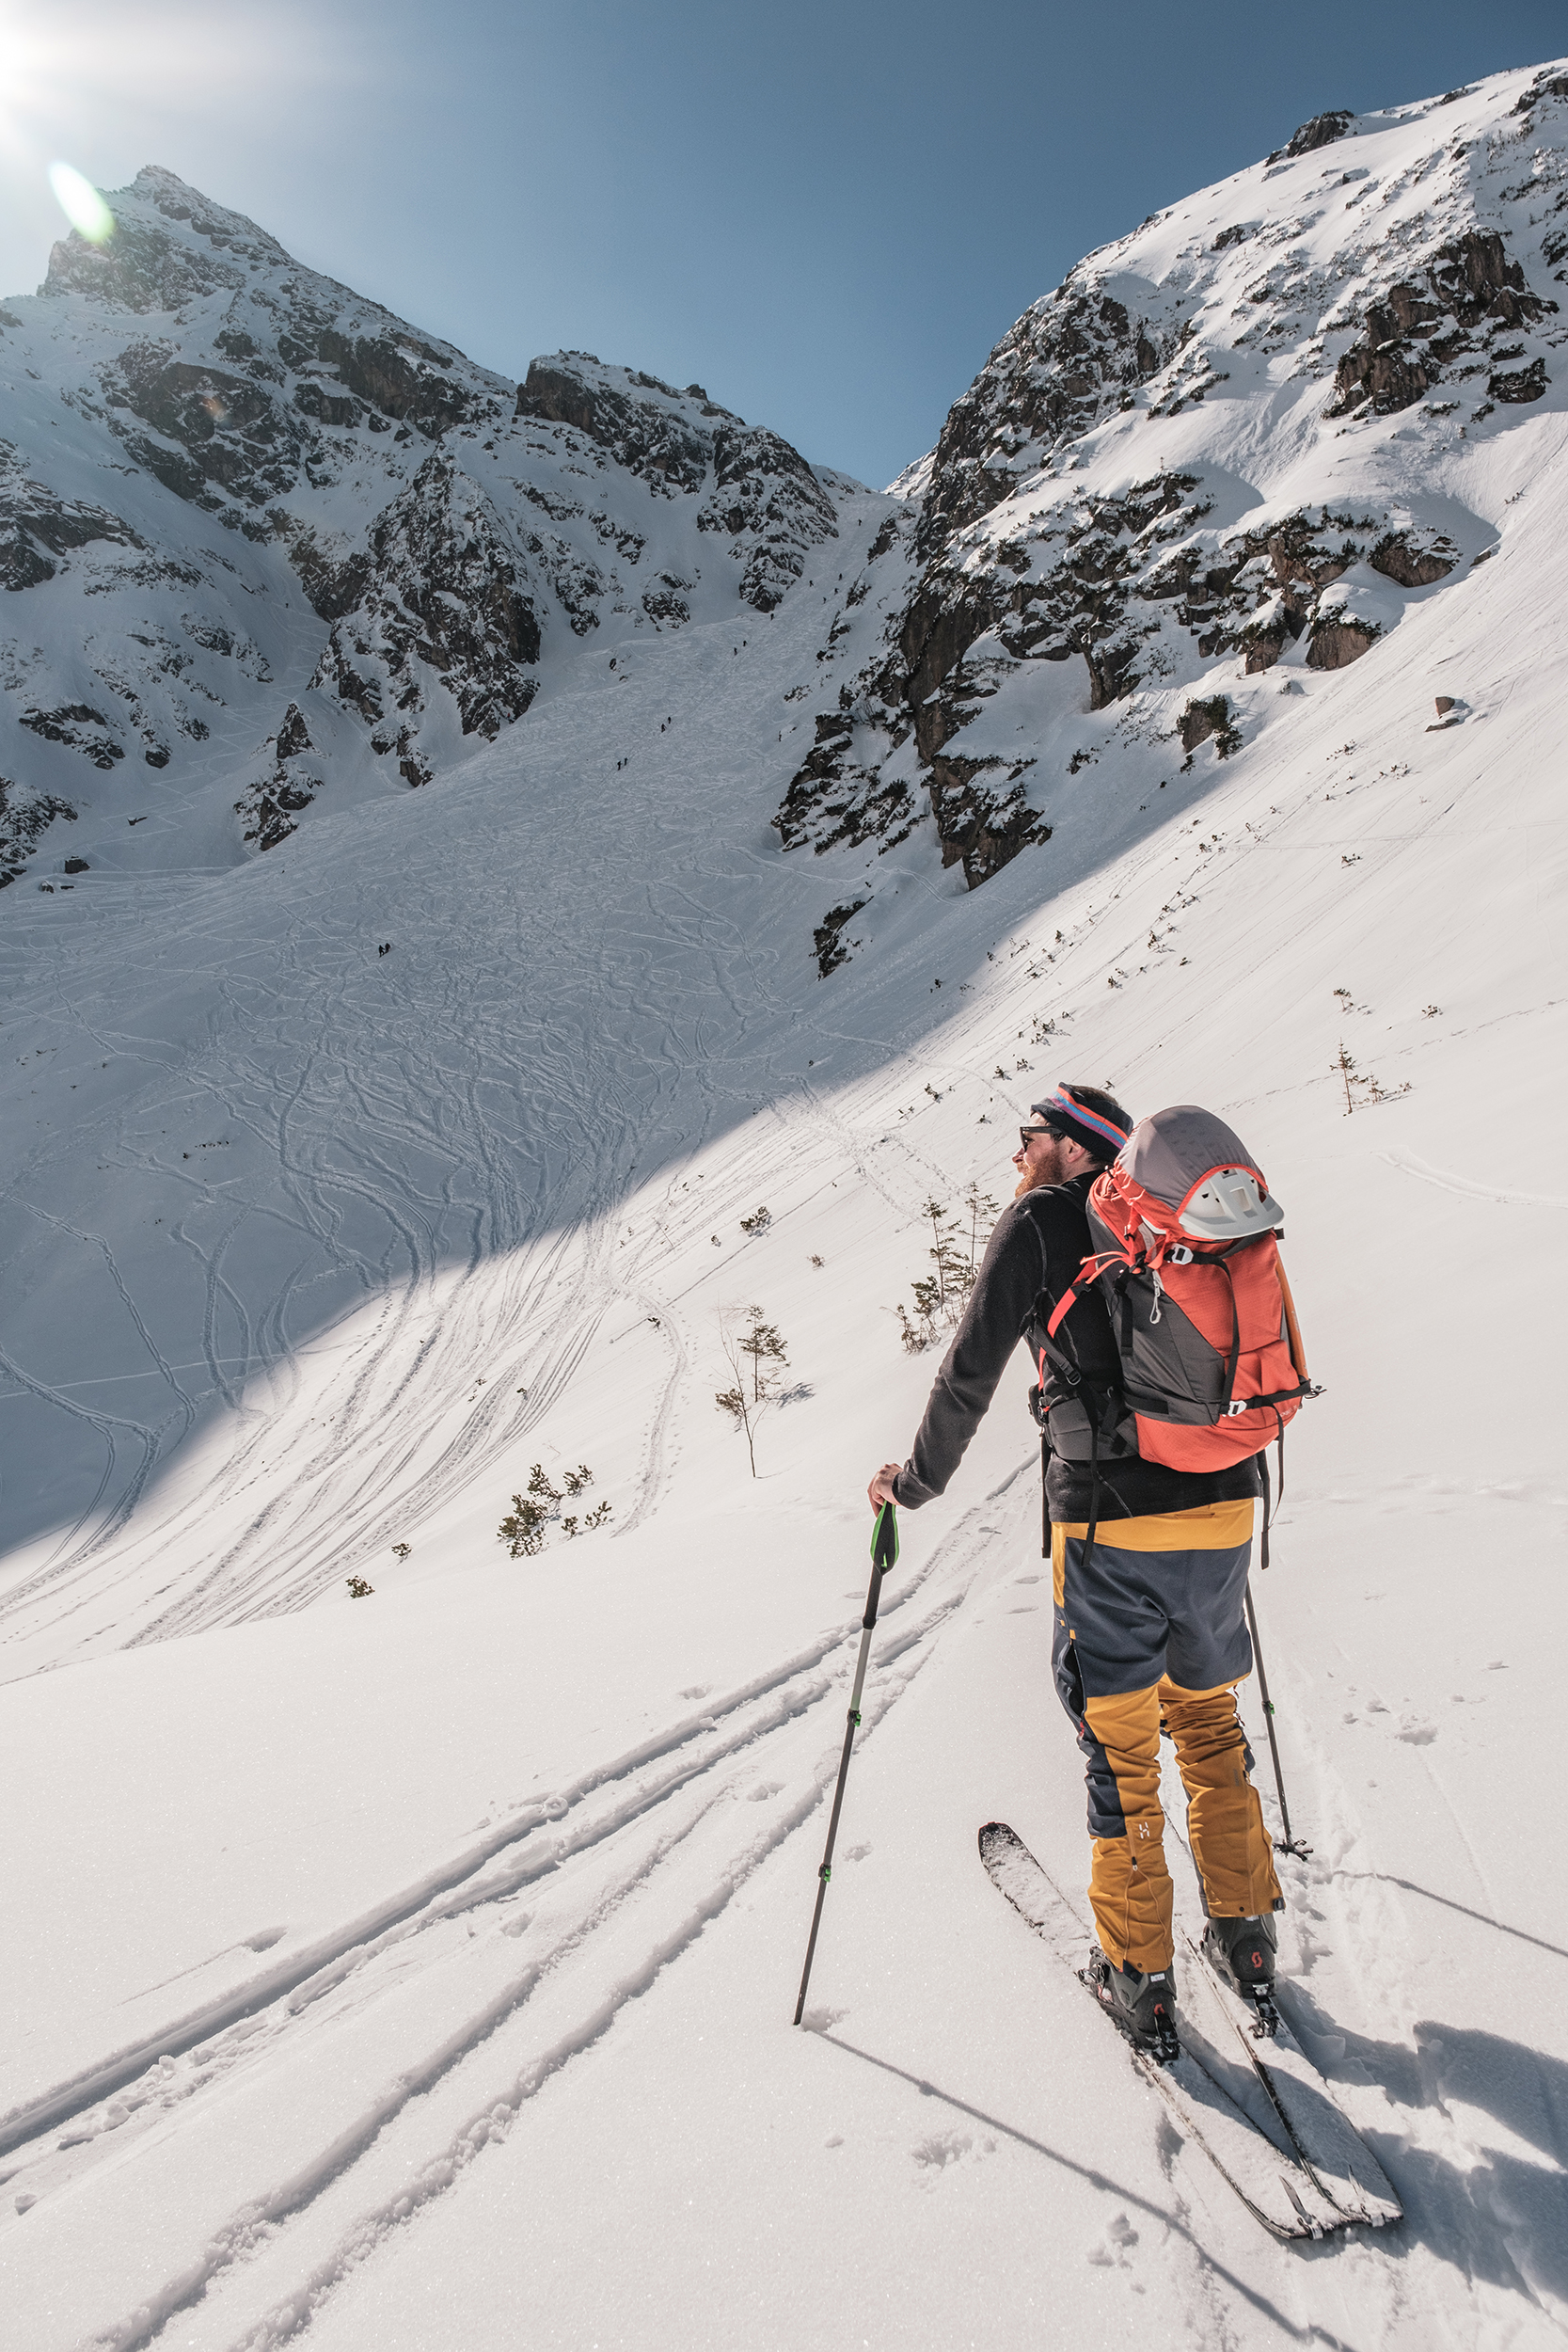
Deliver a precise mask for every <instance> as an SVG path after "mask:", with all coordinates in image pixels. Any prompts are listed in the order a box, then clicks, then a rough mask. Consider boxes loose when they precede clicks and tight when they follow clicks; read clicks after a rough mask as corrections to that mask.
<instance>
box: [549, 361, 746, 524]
mask: <svg viewBox="0 0 1568 2352" xmlns="http://www.w3.org/2000/svg"><path fill="white" fill-rule="evenodd" d="M562 356H566V357H570V356H572V355H569V354H568V355H562ZM594 365H595V367H596V366H597V365H598V363H597V362H594ZM605 373H606V374H608V373H609V371H606V372H605ZM617 373H624V372H621V371H618V372H617ZM627 380H628V382H629V381H632V380H633V379H631V378H630V377H629V376H628V379H627ZM640 381H641V385H642V387H643V388H644V389H651V390H653V391H656V392H662V393H664V394H665V395H666V398H667V399H669V400H671V401H679V400H680V399H681V397H682V395H681V394H680V393H679V392H676V391H675V390H673V388H672V387H671V386H669V385H668V384H660V383H658V381H657V378H656V377H653V376H644V377H641V379H640ZM714 413H715V414H716V415H718V416H726V417H727V413H728V412H727V411H725V410H723V409H718V410H715V411H714ZM517 414H518V416H520V417H544V418H547V419H549V420H550V421H553V422H555V423H557V424H569V425H572V426H574V427H575V428H576V430H577V431H578V433H586V434H587V436H588V437H589V439H590V440H592V441H596V442H597V443H598V445H599V447H600V448H601V449H604V450H608V451H609V453H610V456H611V457H613V458H614V460H615V462H616V464H617V465H620V466H626V467H627V468H628V469H630V471H631V472H633V473H636V474H641V476H642V478H643V480H644V481H646V482H651V483H652V484H653V485H654V487H655V488H656V489H660V490H665V491H667V492H668V493H669V494H670V495H671V496H672V497H673V496H674V494H675V493H676V492H677V491H681V490H700V489H701V488H702V485H703V482H704V480H705V476H706V473H707V468H708V451H709V447H710V442H709V440H708V438H707V437H705V435H704V434H702V433H701V432H699V431H698V429H697V428H696V426H695V424H694V423H693V422H692V421H691V420H690V419H689V417H687V416H685V415H684V414H682V413H681V411H680V410H679V409H674V410H672V409H671V408H668V407H666V406H665V405H664V403H663V402H662V401H659V400H638V399H637V398H636V396H635V394H634V393H631V392H627V391H624V390H621V389H618V387H617V386H616V385H615V384H613V383H612V382H606V381H605V380H604V379H603V377H602V376H595V377H592V378H591V377H589V376H586V375H584V374H581V373H578V372H577V371H576V370H573V369H568V368H562V367H558V366H556V365H554V364H553V362H552V361H551V360H549V359H535V360H534V361H532V363H531V366H530V368H529V372H528V378H527V381H526V382H525V383H523V384H521V385H519V386H518V389H517ZM728 421H730V422H731V423H735V424H738V423H739V421H740V420H739V419H738V418H737V417H736V418H730V419H729V420H728Z"/></svg>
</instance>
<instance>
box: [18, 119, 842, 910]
mask: <svg viewBox="0 0 1568 2352" xmlns="http://www.w3.org/2000/svg"><path fill="white" fill-rule="evenodd" d="M106 200H107V202H108V204H109V207H110V210H111V212H112V213H113V215H114V219H115V229H114V232H113V234H112V236H111V237H110V238H109V239H108V241H107V243H106V244H104V245H103V246H93V245H90V244H88V243H87V242H86V241H85V240H83V239H82V238H81V237H80V236H77V235H74V234H73V235H71V237H68V238H66V239H63V240H62V241H61V242H60V243H59V244H58V245H57V246H55V250H54V253H53V255H52V256H51V261H50V268H49V275H48V278H47V279H46V280H45V283H44V285H43V287H42V288H41V289H40V293H39V294H38V295H36V296H32V297H25V298H23V299H21V300H19V301H18V302H16V303H15V304H14V306H12V307H11V308H10V309H8V310H4V311H0V371H3V372H4V373H6V374H7V375H8V378H9V379H10V390H11V393H12V404H11V409H12V412H13V413H14V415H15V417H16V420H17V421H16V426H15V434H14V438H13V440H11V441H9V442H8V443H7V444H6V445H5V447H4V448H0V591H3V590H8V591H10V592H11V593H12V594H14V595H16V596H22V597H25V599H26V602H25V604H24V605H18V607H17V608H16V610H15V612H14V614H12V613H8V616H7V617H8V619H12V620H14V622H15V624H16V635H15V651H14V653H12V654H11V655H9V656H8V658H7V661H6V664H5V665H4V668H3V669H0V780H3V782H4V786H5V793H4V802H3V811H4V814H3V818H0V870H4V871H5V872H6V873H7V874H11V873H15V872H18V871H20V870H21V868H22V866H24V863H25V862H26V859H27V858H28V857H29V856H31V855H33V854H34V853H35V851H36V850H37V847H38V844H39V843H40V841H42V840H43V837H44V834H46V832H47V829H48V826H49V824H50V823H51V822H52V821H53V818H52V817H51V816H50V814H49V812H51V811H53V812H55V815H57V814H58V813H59V812H60V811H62V810H66V809H68V808H70V809H79V811H80V815H79V822H80V824H81V825H82V826H83V827H84V828H87V827H90V825H91V823H92V821H93V815H92V813H93V811H94V809H95V808H97V807H100V806H103V807H104V808H105V809H106V807H107V803H104V802H103V800H102V794H101V791H100V788H99V787H96V786H95V785H94V784H93V783H92V782H91V780H90V778H89V779H84V777H83V774H82V770H83V767H84V765H86V766H87V768H89V769H90V770H91V771H93V772H94V773H95V774H99V775H104V774H112V773H117V772H118V773H120V774H128V773H130V772H131V767H130V765H129V764H128V763H130V762H132V761H133V760H135V758H136V755H138V754H139V755H140V764H141V765H143V766H147V767H151V768H155V769H157V771H159V775H160V780H161V786H162V787H163V792H164V799H165V803H166V804H168V805H170V806H172V802H171V801H170V799H169V796H171V795H176V794H178V793H181V792H183V791H194V792H197V793H198V794H202V793H206V794H208V795H209V796H210V798H211V800H212V801H213V803H214V809H213V811H212V818H213V823H209V820H208V819H207V818H203V819H202V820H201V826H200V828H199V829H200V831H201V833H202V837H203V839H204V840H206V841H207V842H208V843H209V848H208V850H207V851H206V854H209V855H213V854H219V855H222V854H228V855H234V854H242V853H244V850H245V846H246V845H248V846H249V848H250V849H251V850H257V849H260V850H266V849H270V848H273V847H276V846H277V843H278V842H280V841H281V840H283V839H285V838H287V837H288V836H289V834H291V833H292V832H293V831H294V830H295V829H296V828H297V827H298V826H299V825H300V824H301V823H302V822H303V821H305V819H306V814H307V812H308V811H309V809H310V808H311V807H312V806H313V805H315V804H316V803H319V802H321V801H322V798H323V796H324V795H325V796H326V798H327V800H328V801H329V802H334V803H338V804H341V803H343V802H344V801H345V800H352V799H353V798H355V797H357V796H359V795H362V794H364V793H366V792H374V791H377V790H383V789H404V788H406V787H410V786H418V785H421V784H423V783H425V782H427V781H428V780H430V779H431V778H432V777H434V776H435V775H436V774H437V773H439V772H442V771H445V770H447V769H449V768H451V767H452V766H453V765H455V764H457V763H459V762H460V761H461V760H462V759H464V758H465V757H467V755H469V754H470V753H471V751H472V750H473V749H474V747H475V746H476V745H477V744H480V743H483V742H485V741H487V740H490V739H493V738H494V737H495V735H496V734H497V733H498V731H499V729H500V728H502V727H505V726H510V725H512V724H513V723H515V722H516V721H517V720H518V719H519V718H521V717H522V716H523V714H524V713H525V712H526V711H527V710H528V709H529V707H530V706H531V703H532V702H533V701H534V699H535V698H536V696H537V695H539V694H540V693H541V692H547V691H549V688H550V685H551V683H552V681H553V680H555V679H563V678H564V677H565V676H566V675H569V674H570V671H571V669H572V665H573V663H574V662H575V661H576V660H577V659H578V654H579V651H581V650H586V648H587V646H588V645H589V644H596V645H597V646H599V647H601V648H606V649H608V653H609V654H612V653H613V651H614V649H615V648H616V647H617V646H618V645H622V644H627V643H635V642H636V640H637V639H638V637H639V635H641V636H643V637H649V638H651V637H654V636H657V635H659V634H662V633H664V632H667V631H669V630H671V629H675V628H683V627H685V626H687V625H688V624H689V622H690V621H691V620H693V619H694V618H699V617H701V618H713V617H716V616H718V615H719V614H723V615H724V616H725V617H726V618H727V616H728V615H729V614H730V613H732V612H735V611H736V609H737V608H739V609H745V608H747V607H750V608H751V610H752V612H755V613H759V614H766V613H768V612H773V611H775V610H776V609H777V607H778V606H779V604H780V603H781V601H782V600H783V598H784V596H786V595H787V594H788V593H789V591H790V590H791V588H792V587H793V586H794V585H795V583H796V582H797V581H798V580H800V578H801V577H802V575H803V574H804V572H805V570H806V568H807V564H808V561H809V558H810V555H811V552H812V550H813V549H814V548H816V547H818V546H820V545H822V544H823V543H824V542H831V541H832V539H833V538H834V537H835V536H836V534H837V531H838V515H839V508H840V505H841V503H842V502H843V501H844V500H845V499H846V498H847V497H854V496H861V495H863V493H861V492H860V491H859V487H858V485H851V484H848V483H847V482H846V481H845V479H844V478H843V477H841V476H837V475H831V474H822V475H819V474H817V473H816V471H815V470H814V469H813V468H812V467H810V466H809V465H808V464H807V463H806V461H805V459H804V458H803V457H801V456H800V453H799V452H798V451H796V450H794V449H792V448H791V447H790V445H789V444H788V443H787V442H786V441H784V440H783V439H781V438H780V437H778V436H777V435H775V434H772V433H769V432H768V431H767V430H766V429H765V428H763V427H759V426H752V425H748V424H747V423H746V422H745V421H744V420H743V419H742V418H740V417H738V416H736V415H735V414H734V412H733V411H731V410H730V409H728V408H725V407H723V406H722V405H721V404H720V403H718V402H716V401H714V400H712V399H710V398H709V396H708V394H707V392H706V390H705V388H704V387H703V386H702V385H700V384H688V385H686V386H685V387H683V388H680V387H676V386H674V385H671V384H667V383H665V382H663V381H662V380H661V379H660V378H658V377H657V376H654V375H650V374H648V373H644V372H643V371H641V370H639V369H635V368H626V367H619V366H614V365H611V364H610V363H608V362H604V361H601V360H599V359H597V358H594V357H592V356H591V355H588V354H585V353H581V352H556V353H552V354H550V355H548V356H547V357H546V358H541V359H539V360H536V361H535V362H534V363H533V365H532V366H531V369H530V370H529V373H528V377H527V380H526V381H525V383H524V384H523V385H522V386H521V387H518V386H517V385H515V383H514V382H512V381H510V380H508V379H506V378H503V377H500V376H498V375H496V374H494V373H492V372H491V371H489V370H487V369H484V368H483V367H480V366H478V365H476V364H475V363H474V362H473V361H472V360H470V359H468V358H466V357H465V355H464V354H463V353H461V352H459V351H457V350H455V349H454V348H453V347H452V346H451V344H449V343H444V342H440V341H439V340H438V339H436V338H434V337H431V336H429V335H427V334H425V333H423V332H421V331H420V330H419V329H418V328H416V327H414V326H410V325H409V323H408V322H407V321H405V320H404V319H401V318H398V317H397V316H396V315H395V314H393V313H392V312H390V311H388V310H384V309H382V308H381V307H380V306H379V305H377V304H375V303H372V302H368V301H366V300H364V299H363V298H362V297H361V296H359V295H357V294H355V293H354V292H353V290H352V289H351V288H349V287H346V286H343V285H341V284H339V283H337V282H336V281H335V280H333V279H331V278H324V277H322V276H321V275H319V274H318V273H316V272H314V271H311V270H309V269H306V268H304V267H303V266H302V265H301V264H300V263H298V262H295V261H294V260H293V258H292V257H291V256H290V255H289V254H288V253H287V251H286V250H285V249H284V247H283V246H281V245H279V244H278V243H277V240H276V239H275V238H273V237H271V236H269V235H268V234H267V232H266V231H265V230H261V229H260V228H258V227H257V225H256V223H255V222H253V221H251V220H248V219H246V218H245V215H243V214H240V213H236V212H233V211H230V210H228V209H226V208H225V207H224V206H222V205H220V204H217V203H214V201H213V200H212V199H210V198H208V197H207V196H205V195H204V194H203V193H202V192H201V191H200V190H199V189H197V188H193V187H191V186H189V185H188V184H187V183H184V182H183V181H182V180H181V179H179V178H178V177H177V176H176V174H174V173H173V172H171V171H167V170H166V169H163V168H162V167H156V166H149V167H147V168H145V169H144V170H142V171H141V172H139V173H138V174H137V176H136V178H135V182H134V183H132V184H131V186H130V187H128V188H123V189H120V190H118V191H114V192H111V193H110V194H109V196H108V197H107V199H106ZM280 713H281V716H280ZM236 736H237V737H238V742H237V743H236ZM219 740H221V741H222V742H223V743H224V744H225V745H226V746H227V749H226V752H225V753H224V754H223V755H221V756H220V755H218V754H217V753H216V751H215V750H214V748H213V747H214V745H215V744H216V743H217V742H218V741H219ZM236 791H237V792H238V799H237V801H236V797H235V796H236ZM220 811H221V820H220V818H219V812H220ZM40 812H41V813H40ZM132 813H134V812H132ZM236 819H237V821H236ZM138 821H140V820H139V819H138ZM218 821H221V826H222V833H221V835H220V836H218V839H217V840H214V834H213V824H214V823H217V822H218ZM178 822H179V823H180V824H181V825H182V826H184V825H185V823H186V819H185V818H181V819H179V820H178ZM149 837H150V836H143V838H144V839H146V838H149ZM220 842H221V844H222V845H223V846H222V847H221V848H220V846H219V843H220ZM7 845H8V846H7ZM126 853H127V851H126V850H125V848H124V845H121V846H120V847H119V849H117V851H116V854H117V856H118V855H123V854H126Z"/></svg>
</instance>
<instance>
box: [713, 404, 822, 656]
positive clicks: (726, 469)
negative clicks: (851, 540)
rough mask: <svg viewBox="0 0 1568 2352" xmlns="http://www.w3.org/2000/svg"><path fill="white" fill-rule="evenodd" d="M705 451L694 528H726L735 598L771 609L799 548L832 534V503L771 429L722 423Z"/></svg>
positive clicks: (797, 566) (801, 560)
mask: <svg viewBox="0 0 1568 2352" xmlns="http://www.w3.org/2000/svg"><path fill="white" fill-rule="evenodd" d="M712 449H713V483H712V486H711V488H710V490H709V492H708V496H707V500H706V502H705V505H704V506H703V508H702V511H701V512H700V513H699V515H698V516H697V528H698V530H699V531H715V532H717V531H724V532H728V533H729V534H730V536H731V538H732V539H734V540H735V541H736V543H737V544H736V548H735V549H734V550H733V551H734V552H735V553H736V555H738V556H740V558H741V575H740V594H741V596H742V597H743V599H744V600H745V602H746V603H747V604H750V605H752V606H753V607H754V608H755V610H756V611H757V612H772V611H773V610H774V608H775V606H777V605H778V604H779V603H780V602H781V601H782V599H783V597H784V593H785V591H786V590H787V589H789V588H791V587H793V586H794V584H795V582H796V580H799V579H800V575H801V573H802V572H803V571H804V569H805V554H806V550H807V548H813V547H819V546H820V545H821V543H822V542H823V540H825V539H836V538H837V537H838V518H837V515H836V513H835V510H834V507H833V502H832V499H831V498H830V497H829V496H828V494H827V492H826V490H824V488H823V487H822V485H821V484H820V483H819V482H818V480H817V479H816V474H815V473H814V472H813V471H812V469H811V468H810V467H809V466H808V465H807V463H806V461H805V459H804V458H803V457H802V456H801V455H800V451H799V450H796V449H792V448H791V447H790V445H789V443H788V442H787V441H784V440H781V439H780V438H779V436H778V435H777V434H776V433H768V432H767V431H765V430H763V429H761V428H759V427H754V426H753V427H745V426H741V425H739V424H736V425H722V426H721V427H720V429H719V430H718V431H717V432H716V433H715V434H714V436H713V444H712Z"/></svg>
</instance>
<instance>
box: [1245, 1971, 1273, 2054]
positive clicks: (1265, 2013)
mask: <svg viewBox="0 0 1568 2352" xmlns="http://www.w3.org/2000/svg"><path fill="white" fill-rule="evenodd" d="M1239 1989H1240V1992H1241V1995H1242V1998H1243V2001H1245V2003H1246V2005H1247V2007H1248V2008H1249V2009H1250V2010H1252V2012H1253V2015H1254V2016H1255V2017H1256V2018H1257V2020H1258V2023H1257V2024H1256V2025H1255V2026H1253V2028H1252V2038H1253V2040H1254V2041H1255V2042H1272V2041H1273V2040H1274V2038H1275V2034H1276V2033H1277V2032H1278V2031H1279V2027H1280V2024H1281V2019H1280V2015H1279V2010H1278V2009H1277V2007H1276V2006H1275V1997H1274V1987H1273V1985H1272V1984H1243V1985H1242V1986H1241V1987H1240V1988H1239Z"/></svg>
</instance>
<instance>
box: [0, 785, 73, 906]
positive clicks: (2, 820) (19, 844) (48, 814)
mask: <svg viewBox="0 0 1568 2352" xmlns="http://www.w3.org/2000/svg"><path fill="white" fill-rule="evenodd" d="M56 817H62V818H65V820H66V821H67V823H68V824H74V823H75V822H76V811H75V810H74V809H73V808H72V807H71V803H70V802H69V801H62V800H60V799H59V798H58V797H57V796H56V795H55V793H53V792H27V791H25V790H24V788H23V787H22V786H21V785H17V784H12V783H11V782H10V780H9V779H8V777H6V776H0V890H4V889H5V887H6V885H7V883H8V882H15V880H16V878H17V876H18V875H19V874H20V873H21V872H22V870H23V868H24V866H25V865H26V863H27V860H28V859H29V858H30V857H31V856H32V854H33V851H34V850H35V849H36V848H37V846H38V839H39V835H40V834H41V833H42V832H43V830H44V828H45V827H46V826H47V825H50V824H52V823H53V822H54V820H55V818H56Z"/></svg>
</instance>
